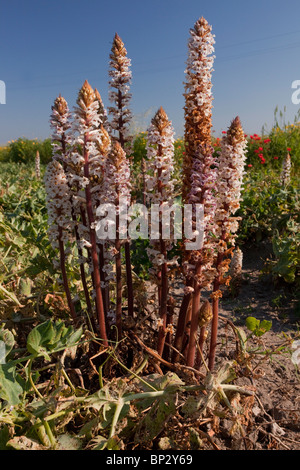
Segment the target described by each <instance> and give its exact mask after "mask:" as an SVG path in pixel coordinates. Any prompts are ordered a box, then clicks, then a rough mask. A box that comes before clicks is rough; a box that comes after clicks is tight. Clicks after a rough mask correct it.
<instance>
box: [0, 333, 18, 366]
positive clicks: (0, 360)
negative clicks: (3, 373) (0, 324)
mask: <svg viewBox="0 0 300 470" xmlns="http://www.w3.org/2000/svg"><path fill="white" fill-rule="evenodd" d="M14 344H15V338H14V335H13V333H12V332H11V331H10V330H6V329H4V328H0V364H4V363H5V358H6V356H7V355H8V354H9V353H10V351H11V350H12V348H13V347H14ZM3 345H4V347H2V346H3Z"/></svg>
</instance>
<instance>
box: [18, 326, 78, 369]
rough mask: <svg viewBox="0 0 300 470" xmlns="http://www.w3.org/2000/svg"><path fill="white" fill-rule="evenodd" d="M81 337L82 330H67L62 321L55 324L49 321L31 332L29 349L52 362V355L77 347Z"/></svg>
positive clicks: (28, 341) (28, 342)
mask: <svg viewBox="0 0 300 470" xmlns="http://www.w3.org/2000/svg"><path fill="white" fill-rule="evenodd" d="M81 336H82V328H79V329H78V330H74V328H73V327H72V326H69V327H68V328H67V327H66V326H65V324H64V323H63V322H62V321H61V320H58V321H56V322H55V323H53V322H52V321H51V320H47V321H45V322H44V323H41V324H40V325H38V326H36V327H35V328H34V329H33V330H31V332H30V333H29V335H28V337H27V349H28V351H29V352H30V353H31V354H34V355H35V356H44V357H45V358H46V359H47V360H50V356H49V354H50V353H53V352H56V351H59V350H61V349H65V348H71V347H73V346H75V345H76V343H78V341H79V340H80V338H81Z"/></svg>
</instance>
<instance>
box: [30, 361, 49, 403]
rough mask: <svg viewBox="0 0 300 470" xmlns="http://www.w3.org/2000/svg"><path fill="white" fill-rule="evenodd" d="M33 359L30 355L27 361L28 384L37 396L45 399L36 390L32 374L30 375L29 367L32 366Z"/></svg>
mask: <svg viewBox="0 0 300 470" xmlns="http://www.w3.org/2000/svg"><path fill="white" fill-rule="evenodd" d="M33 359H34V357H32V358H31V359H30V360H29V363H28V379H29V382H30V385H31V387H32V388H33V390H34V392H35V393H36V394H37V396H38V397H39V398H40V399H41V400H43V401H45V399H44V397H43V395H42V394H41V393H40V392H39V391H38V389H37V387H36V386H35V384H34V382H33V379H32V375H31V368H32V363H33Z"/></svg>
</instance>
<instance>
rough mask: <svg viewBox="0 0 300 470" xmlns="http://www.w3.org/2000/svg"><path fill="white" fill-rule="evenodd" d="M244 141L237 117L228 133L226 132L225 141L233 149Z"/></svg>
mask: <svg viewBox="0 0 300 470" xmlns="http://www.w3.org/2000/svg"><path fill="white" fill-rule="evenodd" d="M244 140H245V135H244V131H243V127H242V123H241V121H240V118H239V117H238V116H237V117H236V118H235V119H233V121H232V123H231V125H230V127H229V129H228V131H227V141H228V143H229V145H232V146H233V147H234V146H235V145H237V144H239V143H241V142H243V141H244Z"/></svg>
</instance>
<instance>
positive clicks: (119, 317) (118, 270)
mask: <svg viewBox="0 0 300 470" xmlns="http://www.w3.org/2000/svg"><path fill="white" fill-rule="evenodd" d="M116 226H117V239H116V243H115V248H116V256H115V261H116V327H117V331H118V340H120V339H121V338H122V261H121V242H120V239H119V216H118V215H117V217H116Z"/></svg>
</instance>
